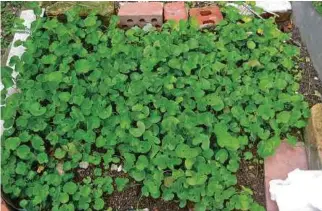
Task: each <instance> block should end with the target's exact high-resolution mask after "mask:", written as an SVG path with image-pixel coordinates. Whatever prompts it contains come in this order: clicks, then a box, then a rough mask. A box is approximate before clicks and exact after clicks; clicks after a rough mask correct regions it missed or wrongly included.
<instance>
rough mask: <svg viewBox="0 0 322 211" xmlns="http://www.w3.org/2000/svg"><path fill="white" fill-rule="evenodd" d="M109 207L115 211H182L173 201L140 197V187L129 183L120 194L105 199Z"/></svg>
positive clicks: (134, 183)
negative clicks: (139, 210)
mask: <svg viewBox="0 0 322 211" xmlns="http://www.w3.org/2000/svg"><path fill="white" fill-rule="evenodd" d="M106 202H107V204H108V206H109V207H112V208H113V210H117V211H129V210H137V209H145V208H148V209H149V210H150V211H184V210H189V209H188V208H183V209H181V208H180V207H179V204H178V203H176V202H174V201H164V200H162V199H160V198H159V199H153V198H151V197H144V196H142V197H141V185H140V184H139V183H136V182H131V184H129V186H128V187H127V188H125V189H124V190H123V191H122V192H118V191H116V190H115V191H114V192H113V194H112V195H109V196H108V197H107V198H106Z"/></svg>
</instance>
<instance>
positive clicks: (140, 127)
mask: <svg viewBox="0 0 322 211" xmlns="http://www.w3.org/2000/svg"><path fill="white" fill-rule="evenodd" d="M136 125H137V128H130V130H129V131H130V133H131V135H132V136H134V137H140V136H142V135H143V133H144V131H145V125H144V123H143V122H141V121H138V122H137V123H136Z"/></svg>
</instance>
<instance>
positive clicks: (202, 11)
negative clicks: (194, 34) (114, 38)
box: [118, 2, 223, 28]
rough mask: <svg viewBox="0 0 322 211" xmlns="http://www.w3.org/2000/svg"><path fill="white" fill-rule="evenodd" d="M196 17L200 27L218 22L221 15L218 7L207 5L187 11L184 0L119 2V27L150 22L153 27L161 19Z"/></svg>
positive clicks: (159, 25)
mask: <svg viewBox="0 0 322 211" xmlns="http://www.w3.org/2000/svg"><path fill="white" fill-rule="evenodd" d="M189 15H190V16H191V17H194V18H196V19H197V21H198V23H199V24H200V27H203V26H206V25H213V24H217V23H219V22H220V21H221V20H222V19H223V16H222V14H221V12H220V9H219V7H217V6H209V7H203V8H192V9H190V11H189V13H188V9H187V8H186V7H185V4H184V2H171V3H166V4H163V3H161V2H131V3H121V5H120V9H119V12H118V16H119V17H120V23H119V25H120V27H122V28H130V27H133V26H139V27H143V26H145V25H146V24H148V23H150V24H152V25H153V26H154V27H161V26H162V24H163V21H169V20H174V21H177V22H179V21H180V20H187V19H188V16H189Z"/></svg>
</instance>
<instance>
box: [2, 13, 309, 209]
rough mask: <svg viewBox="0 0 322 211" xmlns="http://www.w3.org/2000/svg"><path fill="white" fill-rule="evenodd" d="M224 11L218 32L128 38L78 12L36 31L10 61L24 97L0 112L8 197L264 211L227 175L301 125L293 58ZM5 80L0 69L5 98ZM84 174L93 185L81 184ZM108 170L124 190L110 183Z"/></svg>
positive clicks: (7, 71) (82, 205)
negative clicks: (116, 171) (131, 199)
mask: <svg viewBox="0 0 322 211" xmlns="http://www.w3.org/2000/svg"><path fill="white" fill-rule="evenodd" d="M223 12H224V14H225V20H223V21H222V22H221V23H220V24H219V25H218V26H217V27H216V29H215V31H214V32H211V31H200V30H198V26H197V24H196V22H195V21H194V20H190V21H189V22H184V21H181V22H179V23H178V24H176V23H174V22H168V23H166V24H164V25H163V27H162V29H161V30H156V29H154V30H151V31H144V30H142V29H140V28H137V27H134V28H131V29H129V30H127V31H125V30H122V29H119V28H117V22H118V20H117V17H113V18H112V20H111V23H110V25H109V26H108V28H106V27H105V26H103V25H102V24H101V21H100V20H98V19H97V17H96V16H95V15H94V14H92V15H89V16H88V17H87V18H85V19H82V18H80V17H79V16H78V15H77V11H76V10H71V11H69V12H67V13H66V20H65V21H62V22H60V21H58V20H57V19H55V18H53V19H49V18H39V19H37V20H36V21H35V22H34V23H33V24H32V36H31V37H30V38H29V39H28V40H27V41H26V42H25V43H24V44H23V45H24V46H25V47H26V49H27V50H26V52H25V53H24V54H23V56H22V57H21V59H19V58H17V57H14V58H12V60H11V64H12V65H15V70H16V71H17V72H18V73H19V75H18V76H17V79H16V81H15V82H16V84H17V87H18V88H19V89H20V92H19V93H16V94H13V95H11V96H10V97H7V98H5V100H4V102H2V104H5V106H3V107H1V111H2V112H1V113H2V116H1V118H2V119H3V120H5V125H4V126H5V128H6V130H5V132H4V134H3V141H2V149H1V150H2V151H1V155H2V163H1V167H2V169H3V171H2V175H1V176H2V177H1V180H2V181H1V182H2V190H3V191H4V193H6V194H9V195H10V196H11V198H13V199H16V200H18V201H19V204H20V206H21V207H23V208H26V209H27V210H53V211H57V210H61V211H66V210H102V209H104V208H105V209H106V208H107V207H108V204H105V200H104V198H105V197H108V195H109V194H111V193H112V192H113V191H123V190H126V187H127V184H128V183H129V182H130V180H135V181H137V182H141V184H142V195H143V196H151V197H153V198H160V197H162V198H163V199H164V200H176V201H179V205H180V207H184V206H186V203H187V202H192V203H194V204H195V210H206V209H208V210H253V211H260V210H264V208H263V207H261V206H260V205H258V204H257V203H256V202H254V200H253V199H252V196H251V195H252V192H251V191H250V190H249V189H247V188H240V187H238V186H237V179H236V175H235V174H236V171H237V170H238V168H239V161H240V159H241V158H242V156H243V153H244V152H245V155H244V156H245V157H246V158H251V157H252V154H251V152H249V151H247V149H248V148H249V146H251V145H255V146H257V148H258V154H259V155H260V156H262V157H267V156H269V155H272V154H273V153H274V150H275V148H276V147H277V146H278V145H279V143H280V140H281V137H284V136H288V140H290V141H294V139H295V138H294V137H292V136H291V135H289V134H288V132H289V131H291V130H292V129H294V128H301V127H303V126H305V118H307V117H308V114H309V112H308V105H307V103H306V102H304V101H303V96H302V95H300V94H298V93H297V92H296V91H297V90H298V88H299V84H298V83H297V82H296V81H295V80H294V77H293V75H292V68H293V61H292V58H293V57H294V56H296V55H298V49H297V48H296V47H294V46H292V45H288V44H287V43H286V41H287V40H288V39H289V36H288V35H286V34H283V33H281V32H280V31H279V30H278V29H277V28H276V25H275V24H274V21H273V20H272V19H269V20H260V19H253V18H251V17H244V16H241V15H239V14H238V11H237V10H236V9H235V8H233V7H226V8H224V9H223ZM12 71H13V70H12V69H11V68H10V67H5V68H4V69H2V82H3V84H4V85H5V88H8V87H11V86H12V85H13V84H14V81H13V80H12V78H11V73H12ZM5 95H6V89H4V90H3V91H2V98H4V96H5ZM80 162H88V163H89V164H90V168H91V169H92V174H91V175H90V176H88V177H85V178H81V179H80V180H79V179H77V178H76V174H77V170H78V169H79V164H80ZM111 164H122V165H123V170H124V171H125V172H126V173H127V174H128V175H129V178H115V179H114V178H111V177H110V176H109V175H108V171H109V168H110V165H111ZM59 167H60V168H62V169H60V170H57V169H59ZM62 171H63V172H62Z"/></svg>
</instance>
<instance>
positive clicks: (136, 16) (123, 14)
mask: <svg viewBox="0 0 322 211" xmlns="http://www.w3.org/2000/svg"><path fill="white" fill-rule="evenodd" d="M118 16H119V17H120V26H121V27H133V26H140V27H143V26H144V25H146V24H147V23H151V24H152V25H153V26H156V27H159V26H162V24H163V3H161V2H135V3H123V4H121V5H120V9H119V12H118Z"/></svg>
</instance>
